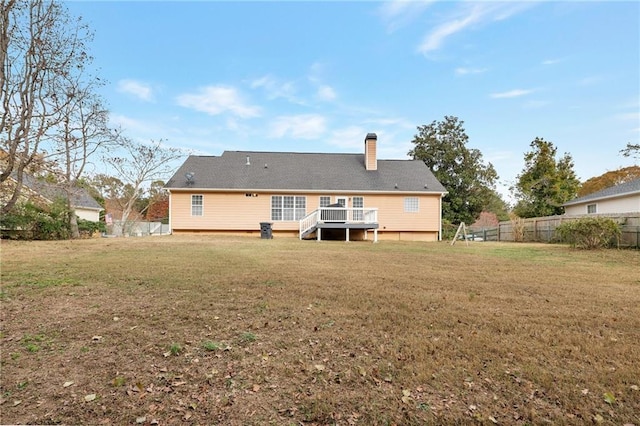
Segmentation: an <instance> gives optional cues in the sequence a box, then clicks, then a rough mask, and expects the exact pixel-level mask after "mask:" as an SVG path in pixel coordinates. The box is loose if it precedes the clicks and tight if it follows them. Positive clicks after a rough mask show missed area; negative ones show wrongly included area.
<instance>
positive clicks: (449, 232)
mask: <svg viewBox="0 0 640 426" xmlns="http://www.w3.org/2000/svg"><path fill="white" fill-rule="evenodd" d="M457 230H458V227H457V226H456V225H454V224H453V223H451V222H450V221H449V220H448V219H444V218H443V219H442V239H443V240H453V237H455V235H456V231H457Z"/></svg>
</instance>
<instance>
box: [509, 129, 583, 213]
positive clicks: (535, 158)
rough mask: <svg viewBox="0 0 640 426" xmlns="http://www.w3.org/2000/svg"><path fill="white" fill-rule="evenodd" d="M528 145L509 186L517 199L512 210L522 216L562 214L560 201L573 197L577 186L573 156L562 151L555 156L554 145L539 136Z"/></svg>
mask: <svg viewBox="0 0 640 426" xmlns="http://www.w3.org/2000/svg"><path fill="white" fill-rule="evenodd" d="M530 146H531V151H529V152H527V153H525V155H524V161H525V166H524V169H523V171H522V173H520V174H519V175H518V177H517V181H516V184H515V186H513V187H512V188H511V191H512V192H513V194H514V198H515V199H516V200H517V202H516V206H515V208H514V213H515V214H517V215H518V216H520V217H524V218H526V217H541V216H553V215H558V214H562V213H563V212H564V207H562V204H564V203H566V202H567V201H569V200H571V199H573V198H575V197H576V195H577V193H578V188H580V181H579V180H578V178H577V177H576V174H575V172H574V170H573V159H572V158H571V156H570V155H569V154H568V153H565V154H564V156H563V157H562V158H560V159H558V160H556V152H557V149H556V147H555V146H554V145H553V143H552V142H549V141H545V140H544V139H542V138H536V139H535V140H534V141H533V142H531V144H530Z"/></svg>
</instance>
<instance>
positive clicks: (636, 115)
mask: <svg viewBox="0 0 640 426" xmlns="http://www.w3.org/2000/svg"><path fill="white" fill-rule="evenodd" d="M616 119H618V120H624V121H626V120H633V121H636V122H640V112H627V113H623V114H618V115H616Z"/></svg>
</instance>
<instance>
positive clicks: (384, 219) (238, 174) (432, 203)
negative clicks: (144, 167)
mask: <svg viewBox="0 0 640 426" xmlns="http://www.w3.org/2000/svg"><path fill="white" fill-rule="evenodd" d="M166 188H167V189H168V190H169V192H170V213H169V217H170V226H171V230H172V232H173V233H196V232H202V233H233V234H239V233H242V234H260V232H261V223H262V224H265V223H268V224H269V225H270V226H271V230H272V232H273V234H274V235H275V236H283V235H289V236H292V237H300V238H317V239H321V238H322V236H323V235H329V234H331V233H342V235H345V236H346V238H347V239H350V238H351V239H362V238H368V235H369V234H370V231H372V232H373V233H374V238H375V239H377V238H378V237H379V238H380V239H395V240H421V241H436V240H438V239H440V235H441V216H442V215H441V211H442V197H443V195H444V194H446V190H445V189H444V187H443V186H442V185H441V184H440V182H438V180H437V179H436V178H435V177H434V175H433V173H431V171H430V170H429V168H428V167H427V166H426V165H425V164H424V162H422V161H419V160H378V158H377V136H376V134H375V133H369V134H367V136H366V138H365V143H364V152H363V153H360V154H321V153H292V152H253V151H251V152H249V151H225V152H224V153H223V154H222V155H221V156H190V157H189V158H187V160H186V161H185V162H184V164H183V165H182V166H181V167H180V168H179V169H178V171H177V172H176V173H175V174H174V176H173V177H172V178H171V179H170V180H169V181H168V182H167V184H166Z"/></svg>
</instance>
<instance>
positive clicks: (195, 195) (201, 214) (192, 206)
mask: <svg viewBox="0 0 640 426" xmlns="http://www.w3.org/2000/svg"><path fill="white" fill-rule="evenodd" d="M194 197H200V202H201V204H200V205H197V204H193V199H194ZM194 207H200V214H193V208H194ZM202 216H204V195H202V194H191V217H202Z"/></svg>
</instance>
